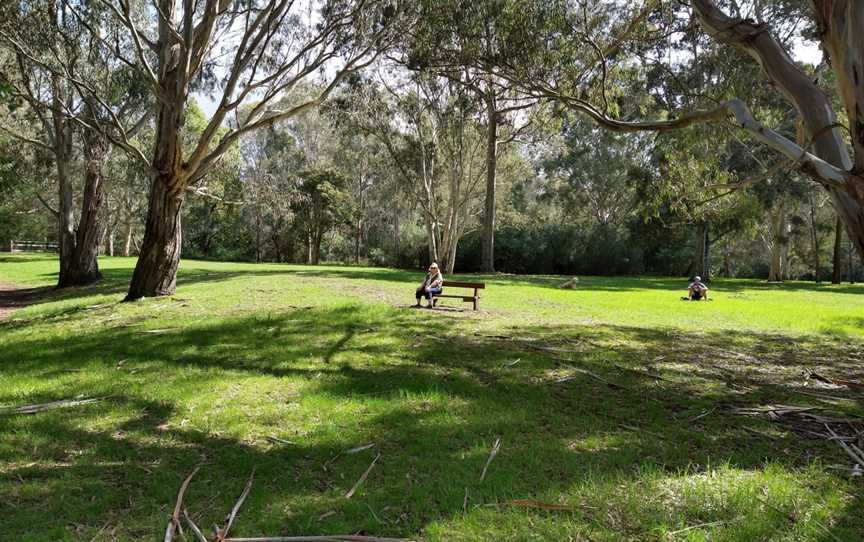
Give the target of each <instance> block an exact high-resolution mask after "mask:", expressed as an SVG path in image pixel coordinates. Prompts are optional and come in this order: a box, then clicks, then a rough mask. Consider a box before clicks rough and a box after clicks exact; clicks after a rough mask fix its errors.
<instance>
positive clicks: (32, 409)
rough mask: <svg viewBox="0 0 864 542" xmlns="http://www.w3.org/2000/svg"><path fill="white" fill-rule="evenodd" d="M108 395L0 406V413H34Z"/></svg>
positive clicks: (90, 401)
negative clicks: (17, 405)
mask: <svg viewBox="0 0 864 542" xmlns="http://www.w3.org/2000/svg"><path fill="white" fill-rule="evenodd" d="M105 399H108V397H107V396H106V397H93V398H90V399H64V400H62V401H52V402H50V403H39V404H35V405H25V406H21V407H17V408H12V407H6V408H0V414H36V413H37V412H44V411H46V410H54V409H57V408H69V407H74V406H81V405H89V404H92V403H98V402H99V401H104V400H105Z"/></svg>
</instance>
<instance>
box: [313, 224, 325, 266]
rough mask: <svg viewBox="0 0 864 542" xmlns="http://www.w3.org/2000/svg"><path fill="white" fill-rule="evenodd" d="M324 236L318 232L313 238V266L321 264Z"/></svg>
mask: <svg viewBox="0 0 864 542" xmlns="http://www.w3.org/2000/svg"><path fill="white" fill-rule="evenodd" d="M323 236H324V235H323V232H321V231H316V232H315V234H314V235H313V236H312V245H313V246H312V265H318V264H319V263H321V238H322V237H323Z"/></svg>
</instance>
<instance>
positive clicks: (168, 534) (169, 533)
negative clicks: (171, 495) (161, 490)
mask: <svg viewBox="0 0 864 542" xmlns="http://www.w3.org/2000/svg"><path fill="white" fill-rule="evenodd" d="M200 468H201V467H200V466H198V467H195V469H194V470H193V471H192V472H191V473H189V476H187V477H186V479H185V480H183V483H182V484H180V490H179V491H178V492H177V502H176V503H174V511H173V512H172V513H171V521H169V522H168V527H166V528H165V542H171V541H172V540H173V539H174V533H175V532H176V531H177V530H178V529H181V527H180V510H181V509H182V508H183V497H184V496H185V495H186V489H187V488H188V487H189V482H191V481H192V477H193V476H195V474H196V473H197V472H198V469H200ZM180 532H181V534H182V532H183V531H182V530H181V531H180Z"/></svg>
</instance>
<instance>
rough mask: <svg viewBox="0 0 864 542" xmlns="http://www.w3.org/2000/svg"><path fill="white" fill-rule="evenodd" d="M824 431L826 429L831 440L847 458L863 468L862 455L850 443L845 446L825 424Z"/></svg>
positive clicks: (863, 459) (863, 455) (863, 458)
mask: <svg viewBox="0 0 864 542" xmlns="http://www.w3.org/2000/svg"><path fill="white" fill-rule="evenodd" d="M825 429H827V430H828V432H829V433H831V436H832V437H834V438H833V439H832V440H834V442H836V443H837V444H839V445H840V447H841V448H843V451H844V452H846V453H847V454H848V455H849V457H851V458H852V460H853V461H855V463H857V464H858V465H861V468H864V454H861V453H860V452H861V450H859V449H858V447H857V446H855V445H854V444H852V443H850V444H848V445H847V444H846V443H845V442H843V440H842V439H841V438H840V437H839V436H838V435H837V433H835V432H834V430H833V429H831V426H830V425H828V424H827V423H826V424H825Z"/></svg>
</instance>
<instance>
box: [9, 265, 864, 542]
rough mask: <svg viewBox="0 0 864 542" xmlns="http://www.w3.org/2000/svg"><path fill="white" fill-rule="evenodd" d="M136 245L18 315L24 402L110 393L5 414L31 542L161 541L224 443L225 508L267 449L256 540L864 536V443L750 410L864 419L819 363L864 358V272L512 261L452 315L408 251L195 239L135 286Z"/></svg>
mask: <svg viewBox="0 0 864 542" xmlns="http://www.w3.org/2000/svg"><path fill="white" fill-rule="evenodd" d="M50 263H51V262H47V263H46V261H44V260H39V259H35V260H34V261H28V262H21V263H20V265H21V266H22V268H27V269H30V270H31V271H29V273H31V276H32V273H36V272H37V271H38V273H41V272H48V271H50V269H49V264H50ZM131 264H132V262H131V260H125V259H108V260H107V263H106V264H105V265H104V267H106V268H107V269H108V270H109V271H111V275H110V276H109V279H108V281H107V282H106V283H105V284H103V285H101V286H96V287H90V288H86V289H81V290H73V291H68V292H62V293H57V294H49V295H48V297H45V298H43V299H42V300H41V301H40V302H39V303H37V304H35V305H33V306H30V307H28V308H26V309H22V310H20V311H18V312H16V313H15V314H14V315H13V317H12V318H11V319H10V320H8V321H5V322H2V323H0V352H2V355H0V378H2V380H3V382H4V386H3V387H2V388H0V405H7V406H19V405H23V404H30V403H39V402H47V401H52V400H58V399H64V398H73V397H78V396H84V397H104V398H105V399H104V400H103V401H100V402H97V403H93V404H88V405H82V406H79V407H75V408H69V409H58V410H53V411H49V412H42V413H39V414H35V415H31V416H21V415H10V414H0V511H2V514H3V516H2V517H4V522H5V524H6V525H5V530H4V535H7V534H8V535H9V536H11V537H12V539H15V540H18V539H26V540H52V541H53V540H66V539H68V540H78V539H86V540H90V539H92V538H94V537H97V538H96V539H99V538H98V537H99V536H103V535H102V534H100V533H105V532H109V530H107V529H106V530H102V531H100V529H102V528H103V526H105V525H108V526H110V532H111V533H112V535H111V536H113V538H114V539H117V540H141V539H152V538H154V537H155V536H158V533H159V532H160V531H162V530H163V529H164V522H165V520H166V517H167V513H168V512H167V510H168V508H169V507H170V506H171V504H172V503H173V499H174V497H175V495H176V491H177V487H178V486H179V483H180V481H182V479H183V477H184V476H185V475H186V474H187V473H188V472H190V471H191V470H192V469H193V468H194V467H195V466H196V465H199V464H202V465H203V467H202V469H201V471H200V473H199V474H198V475H197V476H196V478H195V480H194V482H193V484H192V485H191V487H190V491H189V495H188V497H187V501H186V503H187V506H188V508H189V512H190V514H192V515H193V517H194V518H195V519H196V522H197V523H198V524H199V525H210V524H213V523H219V522H221V521H222V520H223V519H224V513H225V512H224V511H225V510H227V509H228V508H229V507H230V505H231V504H232V503H233V502H234V499H236V496H237V494H239V492H240V490H241V489H242V487H243V484H244V483H245V480H246V477H247V476H248V474H249V472H250V471H251V470H252V469H253V468H255V470H256V482H255V486H254V489H253V491H252V493H251V495H250V496H249V499H248V501H247V503H246V504H245V505H244V511H243V512H242V513H241V514H240V516H239V519H238V523H237V527H236V534H237V535H244V536H255V535H263V534H269V535H276V534H286V535H287V534H293V535H297V534H320V533H338V532H341V533H346V532H361V531H363V532H367V533H373V534H377V535H381V536H384V535H390V536H406V537H409V536H410V537H414V538H419V539H422V540H429V541H432V540H447V541H452V540H503V539H511V540H534V539H543V540H567V539H573V540H580V539H584V540H609V541H612V540H616V541H617V540H634V541H635V540H640V541H641V540H670V539H674V540H688V539H690V540H707V539H708V537H710V539H711V540H741V541H743V540H764V539H770V540H790V541H792V540H794V541H798V540H813V541H823V540H834V539H838V538H839V539H841V540H854V539H858V538H861V537H862V535H864V517H862V516H861V514H860V513H858V510H859V509H860V507H861V506H862V500H861V497H860V495H862V486H861V481H860V478H854V477H852V478H850V477H848V476H847V475H846V474H844V473H848V470H847V471H844V470H842V469H839V468H834V466H844V467H848V466H849V460H848V458H847V457H846V456H845V455H843V452H842V450H841V449H840V448H839V447H838V446H836V445H835V444H834V443H833V442H830V441H827V440H824V439H819V438H815V437H808V436H806V435H805V434H803V433H797V432H796V431H795V429H794V427H791V426H789V425H788V424H787V425H784V424H782V423H779V422H775V421H771V420H770V419H769V418H767V417H758V416H748V415H745V414H742V409H753V408H758V407H761V406H763V405H770V404H793V405H809V406H811V407H815V408H819V409H822V410H820V411H824V412H831V413H836V415H838V416H841V415H842V416H850V417H856V416H861V414H862V411H864V401H862V396H861V394H860V392H857V391H856V390H853V389H848V388H843V387H837V386H833V387H831V386H828V387H826V385H824V384H823V383H821V382H818V381H814V380H813V379H811V378H809V375H810V374H811V373H813V372H817V373H819V374H826V375H829V376H834V377H838V378H845V379H849V380H856V381H864V343H862V341H861V338H860V333H858V332H848V333H847V334H846V335H845V336H844V335H836V334H834V331H836V330H835V329H834V328H833V327H831V329H825V330H822V329H821V327H822V326H829V327H830V326H832V324H831V322H832V320H831V319H832V318H836V319H838V320H837V321H838V322H840V324H839V325H840V327H841V328H842V329H846V327H850V328H851V327H854V326H856V325H857V319H859V318H860V316H859V315H860V309H861V307H862V305H861V301H859V297H858V296H856V295H855V294H850V293H847V292H843V291H836V292H835V291H833V290H831V289H830V288H829V289H826V290H825V291H822V290H813V289H807V288H801V289H795V288H790V289H789V290H788V291H786V290H784V291H775V290H768V289H763V288H761V287H759V286H753V287H752V288H751V287H748V282H747V281H743V282H740V281H739V282H736V283H735V284H733V285H731V286H730V287H729V288H728V289H725V286H724V285H722V284H718V285H717V286H716V290H717V292H718V293H717V298H718V300H717V301H714V302H712V303H704V304H688V303H683V302H679V301H677V298H676V297H675V296H676V294H677V293H678V292H675V291H667V290H665V289H664V288H663V287H662V285H664V284H667V285H668V286H669V288H672V287H674V286H675V285H676V284H677V281H666V280H664V279H646V281H647V282H645V286H640V284H641V279H632V278H627V279H601V278H597V279H594V278H587V279H584V280H583V281H581V282H580V286H579V289H578V290H576V291H562V290H558V289H554V288H552V287H548V286H554V280H553V279H551V278H542V279H537V280H538V281H539V282H536V283H535V282H533V281H534V279H533V278H530V277H523V278H520V277H503V276H495V277H493V278H492V279H491V280H490V281H489V282H490V283H491V284H493V285H494V286H493V287H490V288H489V289H488V290H487V291H486V292H485V293H484V295H485V297H484V300H483V303H482V307H483V310H481V311H478V312H476V313H475V312H473V311H466V312H444V311H429V310H410V309H407V308H405V306H406V305H407V304H409V303H411V302H412V301H413V299H412V293H413V281H414V280H415V279H416V278H417V276H416V275H415V274H412V273H407V272H402V271H394V270H375V269H366V268H340V267H323V268H311V267H302V266H276V265H267V266H256V265H250V264H236V265H235V264H219V263H204V262H184V266H183V274H182V275H181V280H180V281H179V284H180V287H179V289H178V294H177V295H176V296H173V297H171V298H160V299H146V300H143V301H140V302H136V303H126V304H123V303H118V300H119V297H121V296H122V289H123V288H122V287H123V286H124V284H123V282H124V281H125V280H126V278H128V274H129V272H130V266H131ZM17 265H19V264H18V263H16V262H13V261H7V262H0V280H7V281H8V280H13V278H14V277H23V276H25V275H27V273H25V272H24V271H22V269H20V268H17V267H16V266H17ZM34 270H35V271H34ZM38 273H36V274H38ZM616 281H617V282H619V283H620V284H621V285H622V287H621V289H620V290H616V289H615V288H614V284H615V282H616ZM22 282H26V281H22ZM36 283H38V280H37V281H36ZM736 289H737V290H736ZM735 296H738V297H735ZM775 296H776V298H775ZM624 299H629V300H630V305H626V306H625V305H624V304H623V301H622V300H624ZM838 300H843V303H838ZM805 301H806V303H805ZM810 301H812V303H810ZM807 303H810V304H807ZM802 304H803V305H802ZM729 305H733V306H732V308H729ZM814 306H816V307H817V308H814ZM670 307H674V309H675V313H672V312H671V311H670ZM736 307H737V308H736ZM772 307H774V308H772ZM777 307H785V308H786V309H785V310H786V314H780V315H777V314H773V312H772V311H778V310H780V309H779V308H777ZM818 307H821V308H818ZM739 309H740V310H739ZM727 311H732V312H738V313H741V314H737V316H736V317H735V319H733V320H729V319H728V317H729V315H730V314H732V312H727ZM695 315H699V316H700V318H703V319H704V321H700V322H699V323H698V325H682V323H687V322H688V321H691V320H692V319H693V318H694V317H695ZM805 315H811V316H812V318H810V320H807V319H806V318H804V316H805ZM844 319H848V322H847V323H842V322H846V320H844ZM786 321H789V322H794V325H792V324H790V325H789V326H788V327H787V328H785V329H784V328H783V326H782V325H781V324H782V323H783V322H786ZM841 321H842V322H841ZM814 326H815V327H814ZM829 331H830V333H829ZM499 438H500V443H501V447H500V452H499V453H498V454H497V455H496V456H495V457H494V460H492V461H491V463H490V465H489V468H488V474H487V476H486V477H485V479H484V480H482V481H481V480H480V475H481V471H482V470H483V468H484V465H485V464H486V463H487V461H488V458H489V453H490V449H491V447H492V446H493V443H494V442H495V441H496V439H499ZM369 444H374V446H371V447H369V448H363V447H364V446H366V445H369ZM355 448H362V449H360V450H358V451H356V452H353V453H346V451H349V450H352V449H355ZM377 454H380V458H379V460H378V462H377V463H376V465H375V467H374V469H373V470H372V471H371V473H370V475H369V478H368V479H367V480H366V481H365V482H364V483H363V484H362V485H361V487H360V488H359V489H358V491H357V493H356V494H355V495H353V496H352V498H350V499H347V498H346V497H345V494H346V492H347V491H348V490H349V489H350V488H351V487H352V486H353V485H354V484H355V482H356V481H357V479H358V478H359V477H360V475H361V474H362V473H363V472H364V471H365V470H366V469H367V468H368V466H369V465H370V463H371V462H372V460H373V459H374V458H375V457H376V455H377ZM525 500H533V501H536V502H540V503H554V504H559V505H562V506H567V507H572V509H568V510H558V511H550V510H544V509H543V508H531V507H530V506H529V507H526V506H525V505H524V501H525ZM514 501H515V503H514ZM519 502H522V504H521V505H520V504H519ZM46 517H50V518H54V519H53V521H50V522H46V521H44V518H46ZM154 533H157V534H154ZM27 537H29V538H27ZM103 538H104V536H103ZM106 539H111V538H106Z"/></svg>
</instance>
